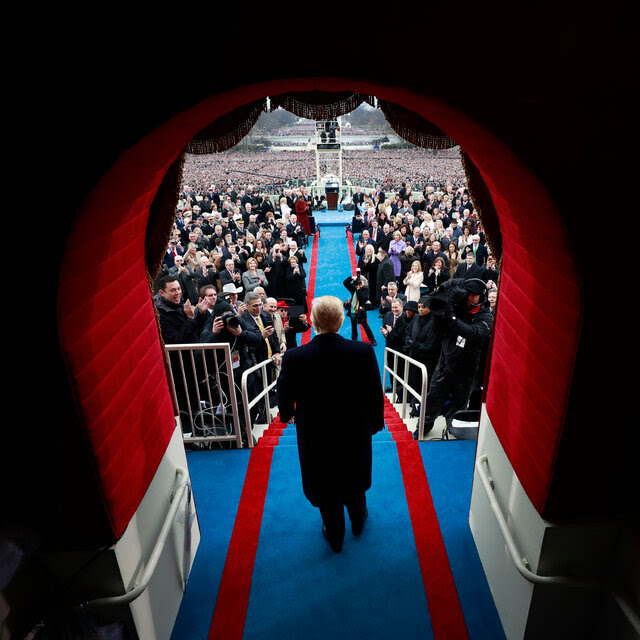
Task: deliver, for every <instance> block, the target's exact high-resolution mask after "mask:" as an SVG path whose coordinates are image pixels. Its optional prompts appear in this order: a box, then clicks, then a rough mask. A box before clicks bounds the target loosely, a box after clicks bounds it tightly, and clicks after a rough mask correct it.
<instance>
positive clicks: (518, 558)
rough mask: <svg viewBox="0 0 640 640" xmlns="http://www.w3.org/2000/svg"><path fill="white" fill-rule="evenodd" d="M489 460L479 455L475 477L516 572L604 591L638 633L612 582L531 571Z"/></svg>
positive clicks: (639, 626) (639, 625) (633, 614)
mask: <svg viewBox="0 0 640 640" xmlns="http://www.w3.org/2000/svg"><path fill="white" fill-rule="evenodd" d="M488 463H489V457H488V456H487V455H486V454H483V455H480V456H478V458H477V460H476V471H477V472H478V477H479V478H480V482H481V483H482V486H483V488H484V491H485V494H486V496H487V499H488V500H489V505H490V507H491V510H492V511H493V515H494V516H495V518H496V521H497V523H498V527H499V528H500V532H501V533H502V537H503V539H504V542H505V544H506V546H507V549H508V551H509V555H510V556H511V560H512V561H513V563H514V565H515V567H516V569H517V570H518V573H519V574H520V575H521V576H522V577H523V578H525V579H526V580H528V581H529V582H531V583H533V584H545V585H555V584H564V585H569V586H575V587H586V588H591V589H600V590H603V591H606V592H607V593H608V594H609V595H610V596H611V597H612V598H613V599H614V600H615V602H616V603H617V605H618V607H619V608H620V610H621V611H622V613H623V614H624V616H625V617H626V618H627V620H628V621H629V622H630V624H631V625H632V627H633V628H634V629H635V631H636V633H640V616H639V615H638V613H637V611H636V610H635V609H634V607H633V606H632V605H631V604H630V603H629V602H628V600H627V598H626V597H625V596H624V595H623V594H621V593H620V592H619V591H618V590H616V589H615V588H614V587H613V586H612V585H610V584H608V583H606V582H603V581H601V580H597V579H587V578H577V577H573V576H541V575H539V574H537V573H534V572H533V571H531V568H530V565H529V561H528V560H527V559H526V558H525V557H523V556H522V555H521V554H520V552H519V550H518V546H517V545H516V542H515V540H514V539H513V536H512V535H511V531H510V529H509V525H508V524H507V519H506V518H505V516H504V514H503V513H502V509H501V507H500V503H499V502H498V499H497V498H496V494H495V491H494V481H493V478H492V477H491V476H490V475H489V474H488V473H487V471H486V467H488Z"/></svg>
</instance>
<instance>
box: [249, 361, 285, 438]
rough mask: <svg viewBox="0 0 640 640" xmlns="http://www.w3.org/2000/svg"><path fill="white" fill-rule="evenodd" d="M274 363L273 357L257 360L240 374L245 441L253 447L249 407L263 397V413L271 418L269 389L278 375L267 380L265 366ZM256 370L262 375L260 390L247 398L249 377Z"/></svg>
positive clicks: (273, 385)
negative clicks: (245, 432) (271, 379)
mask: <svg viewBox="0 0 640 640" xmlns="http://www.w3.org/2000/svg"><path fill="white" fill-rule="evenodd" d="M271 364H274V360H273V358H268V359H267V360H263V361H262V362H258V363H257V364H254V365H253V367H250V368H249V369H247V370H246V371H245V372H244V373H243V374H242V382H241V383H240V384H241V389H242V405H243V407H244V424H245V428H246V430H247V441H248V442H249V446H250V447H253V437H252V426H253V425H252V422H251V409H252V408H253V407H255V406H256V405H257V404H258V402H260V400H262V398H263V397H264V404H265V409H264V411H265V414H266V418H267V420H271V405H270V403H269V391H271V389H273V387H275V386H276V383H277V381H278V377H277V376H274V378H273V381H272V382H268V381H267V368H268V367H269V365H271ZM257 371H261V372H262V375H261V378H262V391H260V392H259V393H258V394H257V395H256V397H255V398H254V399H253V400H249V377H250V376H252V375H253V374H254V373H256V372H257Z"/></svg>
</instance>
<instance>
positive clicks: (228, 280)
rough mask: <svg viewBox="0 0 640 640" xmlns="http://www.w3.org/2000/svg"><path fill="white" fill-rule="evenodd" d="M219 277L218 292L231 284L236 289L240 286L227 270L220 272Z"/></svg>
mask: <svg viewBox="0 0 640 640" xmlns="http://www.w3.org/2000/svg"><path fill="white" fill-rule="evenodd" d="M219 275H220V290H222V287H224V285H225V284H233V285H235V286H236V287H237V286H238V285H240V284H242V283H240V282H237V281H236V280H234V278H233V273H232V272H230V271H229V270H228V269H225V270H224V271H221V272H220V274H219Z"/></svg>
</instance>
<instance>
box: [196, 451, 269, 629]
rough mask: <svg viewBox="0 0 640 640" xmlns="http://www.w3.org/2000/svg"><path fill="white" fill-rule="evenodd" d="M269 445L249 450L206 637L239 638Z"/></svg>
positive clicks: (255, 542) (248, 586)
mask: <svg viewBox="0 0 640 640" xmlns="http://www.w3.org/2000/svg"><path fill="white" fill-rule="evenodd" d="M272 456H273V447H272V446H271V447H269V446H260V447H254V448H253V449H252V450H251V456H250V458H249V465H248V467H247V474H246V476H245V480H244V485H243V487H242V495H241V496H240V504H239V505H238V513H237V515H236V521H235V524H234V527H233V533H232V534H231V541H230V542H229V550H228V551H227V559H226V562H225V565H224V570H223V572H222V579H221V580H220V588H219V590H218V597H217V600H216V607H215V610H214V612H213V619H212V620H211V626H210V628H209V638H210V639H212V638H215V640H240V639H241V638H242V634H243V632H244V624H245V619H246V615H247V607H248V605H249V593H250V591H251V577H252V575H253V565H254V562H255V558H256V550H257V549H258V538H259V537H260V524H261V523H262V512H263V510H264V500H265V497H266V494H267V486H268V484H269V472H270V470H271V459H272Z"/></svg>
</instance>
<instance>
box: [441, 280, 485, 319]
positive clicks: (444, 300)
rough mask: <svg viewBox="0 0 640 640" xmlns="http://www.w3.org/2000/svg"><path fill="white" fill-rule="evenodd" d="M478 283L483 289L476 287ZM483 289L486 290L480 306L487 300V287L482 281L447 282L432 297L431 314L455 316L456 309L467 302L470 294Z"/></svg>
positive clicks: (482, 295)
mask: <svg viewBox="0 0 640 640" xmlns="http://www.w3.org/2000/svg"><path fill="white" fill-rule="evenodd" d="M476 282H478V283H480V284H481V285H482V287H478V286H476V285H475V283H476ZM481 288H483V289H484V292H483V293H482V294H481V298H480V304H482V303H483V302H484V301H485V300H486V298H487V294H486V285H485V283H484V282H483V281H482V280H479V279H478V278H469V279H468V280H464V279H463V278H455V279H454V280H447V281H446V282H443V283H442V284H441V285H440V286H439V287H437V288H436V289H435V291H434V292H433V293H432V294H431V296H430V297H431V304H430V309H431V313H432V314H433V315H434V316H436V317H445V316H451V315H455V312H454V309H455V308H456V307H458V305H460V304H463V303H464V302H465V300H466V299H467V297H468V296H469V293H472V292H473V290H474V289H478V291H479V290H480V289H481Z"/></svg>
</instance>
